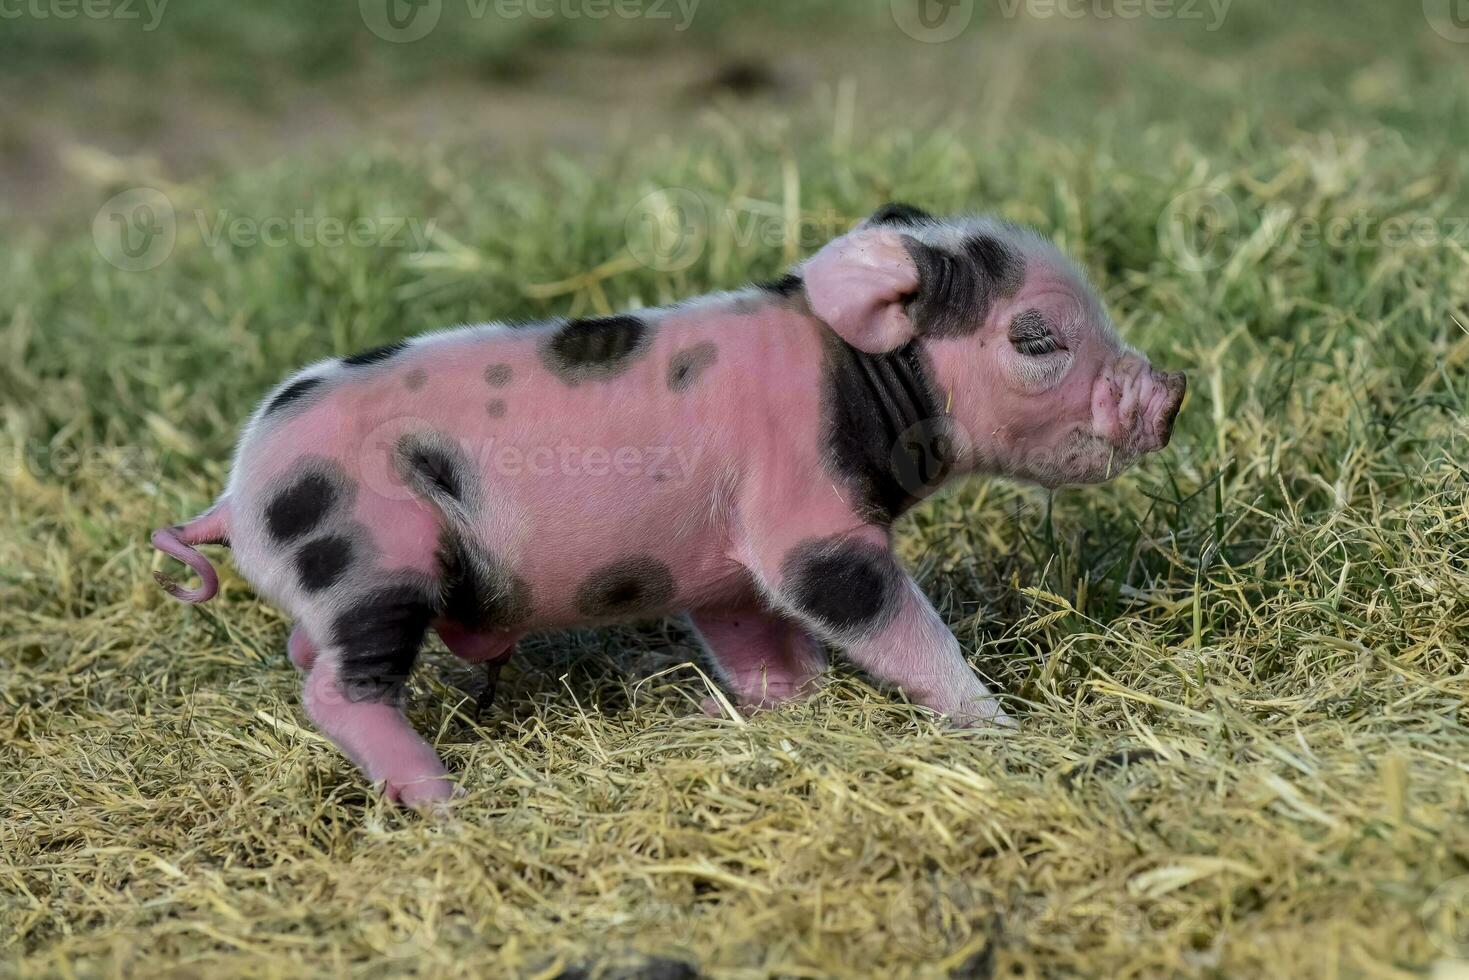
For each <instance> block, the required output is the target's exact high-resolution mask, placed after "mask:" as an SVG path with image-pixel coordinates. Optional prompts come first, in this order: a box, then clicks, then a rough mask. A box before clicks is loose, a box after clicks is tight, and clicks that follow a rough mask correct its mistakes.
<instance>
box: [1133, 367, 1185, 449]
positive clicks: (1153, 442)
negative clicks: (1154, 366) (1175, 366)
mask: <svg viewBox="0 0 1469 980" xmlns="http://www.w3.org/2000/svg"><path fill="white" fill-rule="evenodd" d="M1149 375H1150V377H1149V378H1148V382H1149V387H1150V388H1151V389H1152V390H1151V394H1150V395H1149V397H1148V401H1147V406H1148V407H1147V410H1146V411H1145V412H1143V413H1142V416H1141V417H1140V418H1139V420H1138V421H1139V425H1140V429H1141V431H1139V432H1138V434H1137V436H1138V439H1137V441H1138V445H1139V447H1140V448H1141V449H1142V450H1143V452H1149V453H1151V452H1156V451H1158V450H1159V449H1162V448H1163V447H1164V446H1167V445H1168V441H1169V440H1170V439H1172V438H1173V423H1174V422H1176V421H1178V411H1179V409H1181V408H1183V396H1184V395H1185V394H1187V392H1188V376H1187V375H1185V374H1184V373H1183V372H1182V371H1173V372H1171V373H1163V372H1160V371H1153V370H1151V369H1149Z"/></svg>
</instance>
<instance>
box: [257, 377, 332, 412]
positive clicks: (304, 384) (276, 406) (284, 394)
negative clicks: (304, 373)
mask: <svg viewBox="0 0 1469 980" xmlns="http://www.w3.org/2000/svg"><path fill="white" fill-rule="evenodd" d="M320 386H321V379H320V378H302V379H301V380H300V381H292V382H291V383H290V384H288V385H286V386H285V387H284V388H282V389H281V390H280V393H279V394H278V395H276V396H275V397H274V398H272V399H271V400H270V404H269V405H267V406H265V414H266V415H270V414H272V413H274V412H278V411H280V410H281V409H283V408H285V407H286V406H287V405H289V404H291V403H292V402H294V401H299V400H300V399H301V398H303V397H305V396H306V395H307V394H308V393H310V392H311V391H312V389H314V388H318V387H320Z"/></svg>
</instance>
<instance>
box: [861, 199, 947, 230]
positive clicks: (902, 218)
mask: <svg viewBox="0 0 1469 980" xmlns="http://www.w3.org/2000/svg"><path fill="white" fill-rule="evenodd" d="M934 220H935V219H934V216H933V215H931V214H929V213H928V212H927V211H925V210H923V209H922V208H915V207H914V206H913V205H911V204H904V203H902V202H901V201H893V202H891V203H889V204H884V205H883V206H882V207H880V208H878V209H877V210H876V211H874V212H872V216H871V217H870V218H868V219H867V224H868V225H872V226H876V225H898V226H912V225H921V224H928V223H930V222H932V221H934Z"/></svg>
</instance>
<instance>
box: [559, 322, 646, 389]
mask: <svg viewBox="0 0 1469 980" xmlns="http://www.w3.org/2000/svg"><path fill="white" fill-rule="evenodd" d="M647 339H648V324H647V321H645V320H643V319H641V318H639V317H635V316H627V315H623V316H603V317H591V318H587V319H581V320H568V321H567V322H566V323H564V324H562V325H561V327H560V328H559V329H557V330H556V332H555V333H553V334H551V335H550V336H549V337H548V338H546V340H545V342H544V343H543V344H542V346H541V360H542V361H543V362H544V363H545V365H546V367H547V368H548V369H550V371H551V373H553V374H555V375H556V376H557V377H558V378H560V379H561V380H562V381H565V382H566V383H567V384H573V385H574V384H579V383H581V382H582V381H590V380H599V381H604V380H606V379H608V378H614V377H616V376H617V375H619V374H621V373H622V372H623V371H625V370H627V366H628V365H629V364H630V363H631V362H632V361H634V360H636V359H637V357H638V356H639V355H640V354H642V353H643V351H644V350H645V349H646V347H647Z"/></svg>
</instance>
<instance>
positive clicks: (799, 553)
mask: <svg viewBox="0 0 1469 980" xmlns="http://www.w3.org/2000/svg"><path fill="white" fill-rule="evenodd" d="M780 572H781V583H780V591H781V594H782V595H783V596H784V597H785V598H786V601H788V602H789V603H790V604H791V605H793V606H795V607H796V609H798V610H800V611H801V612H803V613H805V614H806V615H808V616H810V617H811V618H813V619H815V620H816V621H817V622H818V623H819V624H821V625H822V626H824V627H826V628H827V629H828V630H831V631H832V632H834V633H836V634H838V635H839V636H860V635H863V634H869V633H873V632H876V631H877V630H879V629H881V628H882V627H883V626H885V625H887V623H888V622H889V621H890V620H891V619H892V618H893V616H894V615H895V614H896V613H897V610H898V607H899V603H900V602H901V599H902V592H903V571H902V569H901V568H899V567H898V563H897V560H896V559H895V558H894V557H893V555H892V552H890V551H889V550H888V549H887V548H885V547H883V546H882V545H880V544H877V543H875V542H870V541H853V540H850V539H848V538H843V537H841V536H837V537H833V538H813V539H810V540H808V541H803V542H801V543H800V544H798V545H797V546H796V547H794V548H792V549H791V552H790V553H789V554H788V555H786V557H785V560H784V561H783V562H781V567H780Z"/></svg>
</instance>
